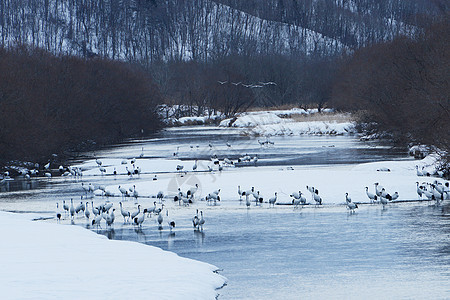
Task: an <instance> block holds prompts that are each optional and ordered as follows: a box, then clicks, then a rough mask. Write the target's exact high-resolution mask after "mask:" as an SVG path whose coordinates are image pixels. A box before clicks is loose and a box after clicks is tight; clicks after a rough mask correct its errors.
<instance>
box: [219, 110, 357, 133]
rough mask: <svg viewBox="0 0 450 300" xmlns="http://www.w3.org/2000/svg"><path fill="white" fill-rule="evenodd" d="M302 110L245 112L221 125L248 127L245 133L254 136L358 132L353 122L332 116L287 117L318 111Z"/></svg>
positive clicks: (224, 121)
mask: <svg viewBox="0 0 450 300" xmlns="http://www.w3.org/2000/svg"><path fill="white" fill-rule="evenodd" d="M301 112H303V111H297V110H295V111H294V110H288V111H269V112H252V113H245V114H242V115H241V116H239V117H237V119H236V120H235V121H234V122H233V119H226V120H223V121H222V122H221V123H220V125H219V126H220V127H229V126H230V124H231V126H232V127H239V128H247V130H246V131H245V133H246V134H248V135H254V136H274V135H302V134H314V135H322V134H326V135H330V134H331V135H342V134H348V133H355V132H356V130H355V124H354V123H353V122H348V121H340V122H338V121H336V120H332V118H330V120H326V121H315V120H304V121H302V122H296V121H295V120H293V119H286V117H292V116H294V115H312V114H316V113H317V112H314V111H311V112H307V111H306V112H304V113H301ZM280 116H282V117H283V118H281V117H280Z"/></svg>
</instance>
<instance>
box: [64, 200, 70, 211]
mask: <svg viewBox="0 0 450 300" xmlns="http://www.w3.org/2000/svg"><path fill="white" fill-rule="evenodd" d="M63 209H64V214H66V213H68V212H69V205H67V204H66V200H63Z"/></svg>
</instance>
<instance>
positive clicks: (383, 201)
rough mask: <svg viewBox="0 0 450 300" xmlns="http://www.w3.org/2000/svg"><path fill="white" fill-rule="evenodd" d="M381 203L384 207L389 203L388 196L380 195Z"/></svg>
mask: <svg viewBox="0 0 450 300" xmlns="http://www.w3.org/2000/svg"><path fill="white" fill-rule="evenodd" d="M380 203H381V204H382V205H383V208H384V206H385V205H386V204H388V203H389V201H388V200H387V199H386V198H384V197H382V196H381V197H380Z"/></svg>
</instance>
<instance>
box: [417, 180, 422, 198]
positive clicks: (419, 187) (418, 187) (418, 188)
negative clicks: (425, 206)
mask: <svg viewBox="0 0 450 300" xmlns="http://www.w3.org/2000/svg"><path fill="white" fill-rule="evenodd" d="M416 186H417V195H419V199H422V195H423V189H422V186H419V182H416Z"/></svg>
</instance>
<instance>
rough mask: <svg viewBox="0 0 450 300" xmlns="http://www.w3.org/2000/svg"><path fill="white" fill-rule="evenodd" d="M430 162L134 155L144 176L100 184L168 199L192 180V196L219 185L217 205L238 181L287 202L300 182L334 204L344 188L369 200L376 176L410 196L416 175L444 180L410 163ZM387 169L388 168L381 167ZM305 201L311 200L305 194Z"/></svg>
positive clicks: (230, 197) (430, 161) (426, 163)
mask: <svg viewBox="0 0 450 300" xmlns="http://www.w3.org/2000/svg"><path fill="white" fill-rule="evenodd" d="M104 162H105V164H107V165H108V168H109V169H110V170H111V169H112V168H116V170H117V171H118V172H119V174H126V170H125V168H126V165H121V164H120V163H121V162H120V160H113V159H109V160H105V161H104ZM434 162H435V157H434V156H428V157H426V158H425V159H423V160H420V161H416V160H403V161H384V162H373V163H367V164H358V165H332V166H320V167H319V166H317V167H314V166H313V167H311V166H296V167H280V166H277V167H273V166H267V167H262V166H258V163H256V164H254V163H249V164H247V166H246V167H245V168H236V167H234V166H225V167H224V170H223V171H221V172H220V171H218V167H217V166H214V165H213V164H212V162H211V161H207V160H199V161H197V169H196V171H192V169H193V166H194V164H195V162H194V161H192V160H178V159H173V160H166V159H152V160H147V159H142V160H137V161H136V163H135V165H137V166H140V168H141V169H142V170H144V171H145V172H146V173H147V172H150V174H148V173H147V174H146V175H145V176H142V177H139V180H137V181H131V182H127V181H128V180H129V179H126V180H125V181H119V182H118V183H116V184H114V185H109V186H106V191H107V192H108V193H109V194H110V195H114V196H116V197H121V196H122V194H121V193H120V191H119V186H121V187H125V188H126V189H127V190H129V189H130V188H131V189H135V190H136V191H138V194H139V196H141V197H149V198H154V197H156V194H157V193H158V192H159V191H161V192H163V193H164V195H165V196H166V197H168V199H170V200H171V199H172V198H173V196H175V195H176V194H177V192H178V188H181V190H182V191H184V192H186V191H187V189H189V188H190V187H192V186H194V185H195V184H198V185H199V187H200V188H199V192H198V193H197V194H196V196H197V199H198V200H200V199H202V198H204V197H205V196H206V195H207V194H208V193H210V192H212V191H214V190H216V189H219V188H220V189H221V191H220V197H221V199H222V205H228V206H229V205H231V206H233V205H235V204H236V201H237V200H238V199H239V197H238V194H237V187H238V186H241V188H242V189H243V190H246V189H250V188H251V187H255V191H260V193H261V195H263V196H264V197H265V199H266V201H267V199H268V198H270V197H272V196H273V194H274V192H278V202H284V203H287V202H290V201H291V200H292V199H291V198H290V197H289V195H290V194H292V193H293V192H298V191H299V190H300V191H302V192H303V193H304V194H305V195H308V196H309V197H310V194H309V192H308V191H307V190H306V185H309V186H314V187H315V188H316V189H318V190H319V191H320V195H321V197H322V199H323V203H324V204H325V205H339V204H343V203H345V198H344V195H345V193H346V192H348V193H349V194H350V195H351V196H352V197H353V199H354V200H355V201H357V202H369V199H368V198H367V196H366V193H365V187H366V186H368V187H369V188H370V189H371V190H372V192H373V184H374V183H375V182H378V183H380V185H382V186H384V187H385V188H386V191H387V192H388V193H391V194H393V193H394V192H398V193H399V194H400V198H399V200H415V199H417V193H416V188H415V187H416V185H415V182H416V181H420V182H422V181H424V182H429V183H432V182H433V181H434V180H438V181H441V182H444V180H442V179H436V178H434V177H418V176H417V174H416V165H418V166H419V168H420V169H422V167H425V170H427V171H428V172H429V173H434V171H435V170H434ZM94 165H95V161H94V160H92V161H88V162H86V163H85V164H83V165H81V167H82V168H84V169H90V170H86V171H85V172H84V174H85V175H99V173H100V172H99V171H98V169H97V168H95V167H94ZM177 165H180V166H183V170H184V171H186V172H187V173H184V172H176V171H175V170H176V166H177ZM209 167H212V168H213V171H212V172H209V171H208V170H209ZM128 168H131V167H130V165H128ZM387 169H389V171H385V170H387ZM152 172H154V173H163V174H158V175H157V176H158V177H157V178H158V180H153V175H152V174H151V173H152ZM134 178H138V176H137V175H134ZM131 179H132V178H131ZM80 188H81V187H80ZM95 194H96V195H97V196H101V194H102V192H101V191H100V190H96V191H95ZM129 194H131V192H129ZM308 199H309V198H308ZM119 200H120V198H119V199H117V198H116V200H114V198H112V201H119ZM252 200H253V199H252ZM309 200H310V199H309ZM144 201H146V200H144ZM149 201H150V202H149V203H152V202H153V200H151V199H149ZM167 202H168V203H166V205H167V207H170V206H171V205H174V204H173V201H167ZM227 202H228V204H227ZM309 202H310V203H311V200H310V201H309ZM313 203H314V202H313Z"/></svg>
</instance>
